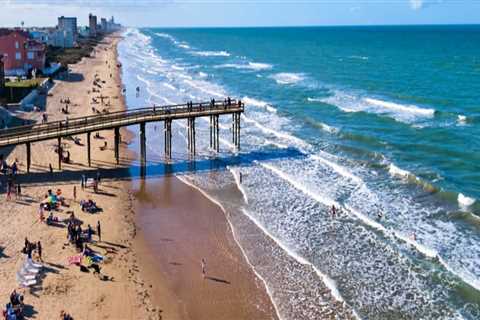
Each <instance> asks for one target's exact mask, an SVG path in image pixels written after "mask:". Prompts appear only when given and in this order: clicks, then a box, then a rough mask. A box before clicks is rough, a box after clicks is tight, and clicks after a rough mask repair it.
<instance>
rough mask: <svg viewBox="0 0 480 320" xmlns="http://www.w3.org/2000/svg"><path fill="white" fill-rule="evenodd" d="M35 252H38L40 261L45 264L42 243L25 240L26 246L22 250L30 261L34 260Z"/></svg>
mask: <svg viewBox="0 0 480 320" xmlns="http://www.w3.org/2000/svg"><path fill="white" fill-rule="evenodd" d="M34 251H36V252H37V256H38V260H39V261H41V262H43V258H42V251H43V249H42V243H41V242H40V241H37V243H34V242H30V241H28V238H25V245H24V247H23V249H22V253H23V254H25V255H27V258H28V259H32V254H33V252H34Z"/></svg>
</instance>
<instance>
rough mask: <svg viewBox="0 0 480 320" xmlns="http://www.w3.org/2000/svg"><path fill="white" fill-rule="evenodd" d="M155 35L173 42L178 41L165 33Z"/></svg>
mask: <svg viewBox="0 0 480 320" xmlns="http://www.w3.org/2000/svg"><path fill="white" fill-rule="evenodd" d="M155 35H157V36H159V37H161V38H165V39H168V40H171V41H176V40H175V38H174V37H173V36H171V35H169V34H168V33H163V32H157V33H155Z"/></svg>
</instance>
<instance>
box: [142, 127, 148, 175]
mask: <svg viewBox="0 0 480 320" xmlns="http://www.w3.org/2000/svg"><path fill="white" fill-rule="evenodd" d="M146 140H147V138H146V134H145V122H142V123H140V163H141V167H142V168H143V167H145V165H146V164H147V141H146Z"/></svg>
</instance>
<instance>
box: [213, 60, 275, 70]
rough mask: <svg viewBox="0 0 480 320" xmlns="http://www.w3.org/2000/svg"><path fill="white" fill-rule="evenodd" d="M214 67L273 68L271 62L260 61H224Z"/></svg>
mask: <svg viewBox="0 0 480 320" xmlns="http://www.w3.org/2000/svg"><path fill="white" fill-rule="evenodd" d="M215 68H233V69H246V70H256V71H260V70H270V69H272V68H273V66H272V65H271V64H268V63H260V62H248V63H242V64H238V63H225V64H221V65H218V66H215Z"/></svg>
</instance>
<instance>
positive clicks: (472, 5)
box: [0, 0, 480, 27]
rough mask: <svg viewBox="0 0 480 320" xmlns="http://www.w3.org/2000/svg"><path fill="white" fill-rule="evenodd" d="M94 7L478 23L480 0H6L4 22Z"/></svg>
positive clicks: (217, 22) (321, 21) (226, 18)
mask: <svg viewBox="0 0 480 320" xmlns="http://www.w3.org/2000/svg"><path fill="white" fill-rule="evenodd" d="M89 12H92V13H94V14H97V15H99V16H107V17H108V16H111V15H115V17H116V18H117V19H116V20H117V21H119V22H121V23H123V24H124V25H128V26H161V27H177V26H202V27H205V26H290V25H296V26H301V25H372V24H452V23H455V24H463V23H468V24H474V23H475V24H478V23H480V0H298V1H295V0H260V1H254V0H203V1H201V0H115V1H114V0H68V1H67V0H65V1H64V0H0V26H19V25H20V22H21V21H24V22H25V25H26V26H32V25H38V26H53V25H55V24H56V17H57V16H61V15H65V16H77V17H79V23H80V24H82V25H85V24H86V23H87V16H88V13H89Z"/></svg>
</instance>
